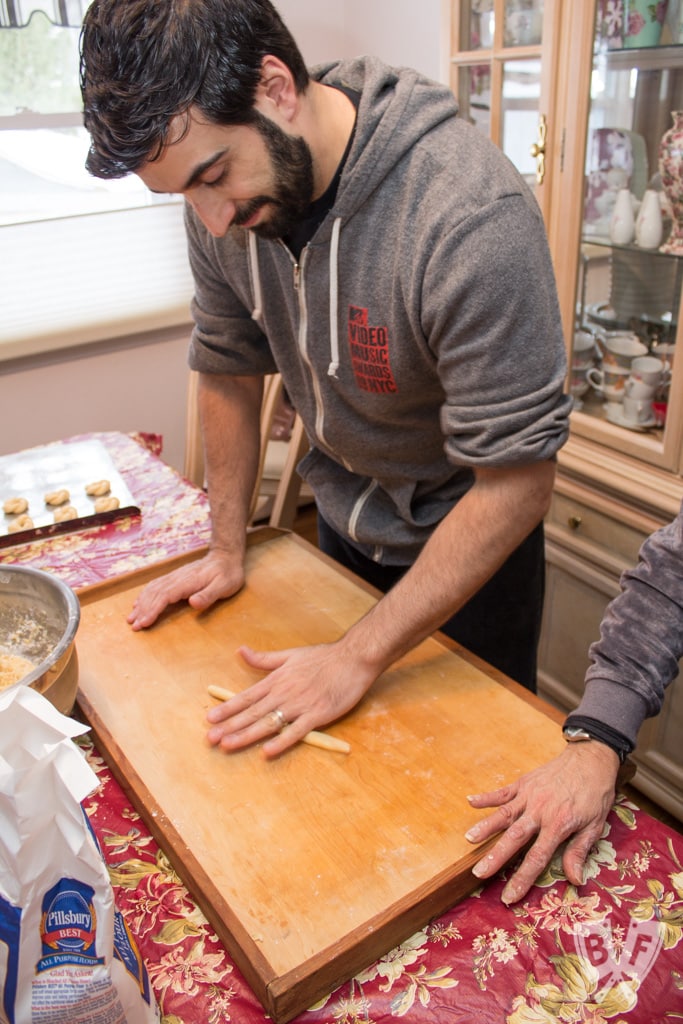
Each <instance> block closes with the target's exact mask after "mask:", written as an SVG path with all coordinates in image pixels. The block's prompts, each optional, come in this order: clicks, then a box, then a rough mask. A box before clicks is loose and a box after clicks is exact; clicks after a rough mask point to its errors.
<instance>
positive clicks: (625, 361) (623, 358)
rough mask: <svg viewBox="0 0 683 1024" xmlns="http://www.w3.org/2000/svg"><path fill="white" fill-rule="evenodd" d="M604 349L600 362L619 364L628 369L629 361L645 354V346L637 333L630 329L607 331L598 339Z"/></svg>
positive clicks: (607, 364) (608, 364) (606, 364)
mask: <svg viewBox="0 0 683 1024" xmlns="http://www.w3.org/2000/svg"><path fill="white" fill-rule="evenodd" d="M598 341H599V343H600V344H601V347H602V348H603V349H604V352H603V356H602V364H603V366H604V367H607V366H614V367H616V366H620V367H621V368H622V369H627V370H630V368H631V363H632V362H633V360H634V359H636V358H637V357H638V356H646V355H647V346H646V345H643V343H642V341H641V340H640V338H639V337H638V335H637V334H633V332H631V331H608V332H607V333H605V334H603V335H601V336H600V337H599V339H598Z"/></svg>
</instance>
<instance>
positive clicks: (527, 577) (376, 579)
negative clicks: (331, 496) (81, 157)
mask: <svg viewBox="0 0 683 1024" xmlns="http://www.w3.org/2000/svg"><path fill="white" fill-rule="evenodd" d="M318 544H319V546H320V549H321V551H324V552H325V554H327V555H330V556H331V557H332V558H334V559H335V560H336V561H337V562H340V563H341V564H342V565H344V566H346V568H347V569H350V570H351V571H352V572H355V573H356V574H357V575H358V576H361V577H362V578H363V579H364V580H366V581H367V582H368V583H370V584H372V586H374V587H376V588H377V589H378V590H381V591H382V592H383V593H386V592H387V590H390V589H391V587H392V586H393V585H394V583H396V582H397V581H398V580H399V579H400V578H401V576H403V574H404V573H405V572H407V570H408V569H409V568H410V566H408V565H379V564H378V563H377V562H373V561H371V559H369V558H366V557H365V556H364V555H362V554H361V553H360V552H359V551H357V550H356V548H354V547H353V545H352V544H350V543H349V542H348V541H347V540H345V538H344V537H341V536H340V535H339V534H338V533H336V532H335V531H334V530H333V529H332V527H331V526H329V524H328V523H326V522H325V520H324V519H323V518H322V516H320V515H319V516H318ZM544 587H545V551H544V537H543V524H542V523H540V524H539V525H538V526H537V527H536V529H535V530H533V531H532V533H530V534H529V536H528V537H527V538H526V540H525V541H523V542H522V543H521V544H520V546H519V547H518V548H517V549H516V550H515V551H513V552H512V554H511V555H510V557H509V558H508V560H507V561H506V562H505V563H504V564H503V565H502V566H501V568H500V569H499V570H498V572H497V573H496V574H495V575H494V576H492V577H491V579H490V580H489V581H488V583H485V584H484V586H483V587H482V588H481V590H479V591H478V592H477V593H476V594H475V595H474V597H472V598H471V599H470V600H469V601H468V602H467V604H466V605H465V606H464V607H463V608H461V609H460V611H459V612H457V613H456V614H455V615H454V616H453V617H452V618H451V619H449V620H448V622H446V623H444V625H443V626H441V631H442V632H443V633H446V635H447V636H449V637H451V639H453V640H455V641H456V642H457V643H459V644H461V645H462V646H463V647H465V648H466V649H467V650H468V651H471V652H472V653H473V654H476V655H477V656H478V657H480V658H483V659H484V661H486V662H488V664H489V665H492V666H493V667H494V668H497V669H499V670H500V671H501V672H504V673H505V675H507V676H510V678H511V679H515V680H516V681H517V682H518V683H521V684H522V686H525V687H526V688H527V690H532V691H533V692H535V691H536V652H537V647H538V639H539V635H540V631H541V615H542V612H543V595H544Z"/></svg>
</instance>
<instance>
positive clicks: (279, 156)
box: [233, 111, 313, 238]
mask: <svg viewBox="0 0 683 1024" xmlns="http://www.w3.org/2000/svg"><path fill="white" fill-rule="evenodd" d="M254 113H255V119H254V121H253V122H251V123H252V124H253V126H254V127H255V128H256V129H257V131H259V132H260V134H261V136H262V138H263V140H264V141H265V144H266V148H267V150H268V155H269V156H270V159H271V163H272V166H273V173H274V176H275V184H274V188H273V194H272V195H271V196H268V195H262V196H256V197H255V198H254V199H250V200H249V201H248V202H246V203H241V204H240V206H239V210H238V212H237V216H236V217H235V219H234V221H233V223H234V224H237V225H240V224H246V223H247V221H248V220H249V219H250V218H251V217H253V215H254V214H255V213H256V211H257V210H259V209H260V208H261V207H263V206H267V207H269V211H268V216H267V219H266V220H264V221H263V223H262V224H256V225H255V227H253V228H251V229H250V230H252V231H253V232H254V233H255V234H257V235H260V236H261V237H262V238H281V237H282V236H283V235H287V234H288V233H289V232H290V231H291V230H292V229H293V228H294V227H295V226H296V225H297V224H298V223H299V222H300V221H301V220H302V219H303V218H304V217H305V215H306V213H307V211H308V208H309V207H310V205H311V202H312V200H313V156H312V154H311V150H310V148H309V146H308V144H307V143H306V142H305V140H304V139H303V138H301V137H300V136H293V135H287V133H286V132H283V131H282V129H281V128H279V127H278V125H276V124H275V122H274V121H271V120H269V118H267V117H264V116H263V115H262V114H260V113H259V112H258V111H255V112H254Z"/></svg>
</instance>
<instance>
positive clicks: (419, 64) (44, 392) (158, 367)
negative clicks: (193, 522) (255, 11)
mask: <svg viewBox="0 0 683 1024" xmlns="http://www.w3.org/2000/svg"><path fill="white" fill-rule="evenodd" d="M276 4H277V6H278V9H279V10H280V13H281V14H282V16H283V18H284V20H285V21H286V23H287V25H288V27H289V28H290V30H291V31H292V34H293V35H294V37H295V38H296V39H297V42H298V43H299V45H300V47H301V50H302V52H303V54H304V57H305V59H306V61H307V63H309V64H314V63H318V62H320V61H325V60H334V59H336V58H339V57H351V56H356V55H358V54H362V53H365V54H369V53H372V54H375V55H376V56H379V57H382V59H384V60H385V61H386V62H387V63H390V64H407V65H410V66H412V67H416V68H417V69H418V70H420V71H423V72H424V73H425V74H427V75H429V76H430V77H432V78H441V79H442V80H446V79H445V77H444V68H445V64H444V62H443V53H444V52H445V44H446V34H445V32H444V31H443V27H442V23H441V19H442V9H443V8H444V7H445V5H444V4H442V0H421V2H420V4H419V5H416V4H415V0H276ZM186 349H187V334H186V333H184V332H182V333H179V334H177V335H176V336H175V337H174V336H170V335H168V334H163V335H159V336H156V337H154V338H152V339H150V338H138V339H127V340H125V341H118V342H112V343H111V344H110V345H98V346H96V347H93V348H92V349H91V350H83V349H81V350H72V351H70V352H65V353H62V354H61V355H59V356H51V357H48V358H45V357H40V356H37V357H35V358H33V359H27V360H23V361H17V362H15V363H11V364H8V363H5V364H3V363H2V362H0V422H1V423H2V429H1V430H0V454H7V453H8V452H13V451H17V450H19V449H21V448H27V447H32V446H33V445H38V444H45V443H47V442H49V441H54V440H57V439H59V438H63V437H69V436H71V435H73V434H77V433H83V432H86V431H102V430H121V431H133V430H144V431H150V432H152V433H161V434H163V436H164V452H163V457H164V458H165V459H166V461H167V462H169V463H170V464H171V465H172V466H175V467H176V468H177V469H180V470H182V466H183V451H184V439H185V388H186V381H187V367H186Z"/></svg>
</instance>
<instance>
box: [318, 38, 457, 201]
mask: <svg viewBox="0 0 683 1024" xmlns="http://www.w3.org/2000/svg"><path fill="white" fill-rule="evenodd" d="M311 77H312V78H314V79H315V80H316V81H319V82H321V83H322V84H324V85H336V86H344V87H345V88H347V89H351V90H352V91H353V92H356V93H358V94H359V95H360V103H359V107H358V119H357V125H356V133H355V138H354V142H353V145H352V147H351V151H350V153H349V155H348V158H347V161H346V165H345V168H344V174H343V175H342V180H341V182H340V187H339V190H338V192H337V198H336V201H335V204H334V207H333V209H332V214H333V216H335V217H341V218H342V221H344V220H348V219H349V218H350V217H352V216H353V215H354V214H355V213H357V212H358V210H359V209H360V208H361V206H362V205H363V203H364V201H365V200H366V199H367V198H368V197H369V196H371V195H372V194H373V193H374V192H375V190H376V189H377V188H379V187H380V186H381V185H382V183H383V182H384V181H385V179H386V178H387V177H388V176H389V175H390V174H391V171H392V169H393V168H394V167H395V165H396V164H398V163H399V162H400V161H401V160H402V159H403V158H404V157H406V156H407V155H408V154H409V153H410V152H411V150H412V149H413V147H414V146H415V144H416V143H417V142H418V141H420V140H423V139H424V138H425V136H426V135H428V133H429V132H430V131H432V130H434V129H435V128H437V127H438V126H439V125H440V124H443V123H444V122H445V121H449V120H450V119H452V118H453V117H455V115H456V113H457V109H458V108H457V104H456V102H455V98H454V96H453V93H452V92H451V91H450V90H449V89H447V88H446V87H445V86H441V85H438V84H437V83H435V82H433V81H431V80H430V79H428V78H425V77H424V76H422V75H420V74H419V73H418V72H417V71H414V70H413V69H412V68H401V69H398V68H391V67H388V66H387V65H386V64H383V63H382V61H380V60H378V59H377V58H376V57H358V58H356V59H355V60H353V61H338V62H336V63H330V64H326V65H321V66H319V67H317V68H314V69H313V70H312V71H311Z"/></svg>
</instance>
